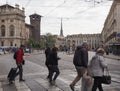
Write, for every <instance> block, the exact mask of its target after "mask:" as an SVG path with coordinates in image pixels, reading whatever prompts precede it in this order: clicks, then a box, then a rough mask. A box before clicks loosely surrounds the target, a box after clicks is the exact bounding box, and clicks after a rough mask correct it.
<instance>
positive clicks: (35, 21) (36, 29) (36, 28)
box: [30, 14, 41, 42]
mask: <svg viewBox="0 0 120 91" xmlns="http://www.w3.org/2000/svg"><path fill="white" fill-rule="evenodd" d="M30 24H31V25H32V26H33V29H32V38H33V39H34V40H36V41H38V42H40V33H41V30H40V27H41V26H40V25H41V16H40V15H38V14H32V15H30Z"/></svg>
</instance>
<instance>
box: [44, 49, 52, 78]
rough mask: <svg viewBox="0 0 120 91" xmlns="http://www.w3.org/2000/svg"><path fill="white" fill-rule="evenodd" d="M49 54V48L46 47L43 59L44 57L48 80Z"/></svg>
mask: <svg viewBox="0 0 120 91" xmlns="http://www.w3.org/2000/svg"><path fill="white" fill-rule="evenodd" d="M50 52H51V49H50V47H46V49H45V57H46V61H45V65H46V67H47V69H48V76H47V79H49V78H50V67H49V54H50Z"/></svg>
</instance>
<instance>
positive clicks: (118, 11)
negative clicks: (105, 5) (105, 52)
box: [101, 0, 120, 54]
mask: <svg viewBox="0 0 120 91" xmlns="http://www.w3.org/2000/svg"><path fill="white" fill-rule="evenodd" d="M101 36H102V40H103V42H104V45H105V47H106V46H107V47H109V48H110V49H111V51H112V52H113V53H114V54H120V51H119V50H120V0H114V2H113V4H112V6H111V9H110V11H109V14H108V16H107V18H106V21H105V23H104V27H103V30H102V32H101Z"/></svg>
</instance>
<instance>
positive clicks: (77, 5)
mask: <svg viewBox="0 0 120 91" xmlns="http://www.w3.org/2000/svg"><path fill="white" fill-rule="evenodd" d="M85 1H87V2H85ZM6 2H7V3H8V4H10V5H12V6H15V4H19V5H20V8H22V7H24V8H25V15H26V23H28V24H29V21H30V20H29V15H31V14H34V13H37V14H39V15H41V16H43V17H42V18H41V34H46V33H52V34H57V35H59V34H60V24H61V18H62V21H63V34H64V35H65V36H66V35H71V34H80V33H82V34H93V33H101V31H102V28H103V25H104V22H105V19H106V17H107V15H108V12H109V10H110V7H111V4H112V1H111V0H95V2H94V0H0V5H3V4H6ZM99 2H100V3H99Z"/></svg>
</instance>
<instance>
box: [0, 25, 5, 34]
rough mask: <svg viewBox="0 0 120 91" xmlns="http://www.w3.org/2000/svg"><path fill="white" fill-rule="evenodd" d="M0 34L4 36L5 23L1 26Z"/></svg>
mask: <svg viewBox="0 0 120 91" xmlns="http://www.w3.org/2000/svg"><path fill="white" fill-rule="evenodd" d="M1 36H5V25H2V26H1Z"/></svg>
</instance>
